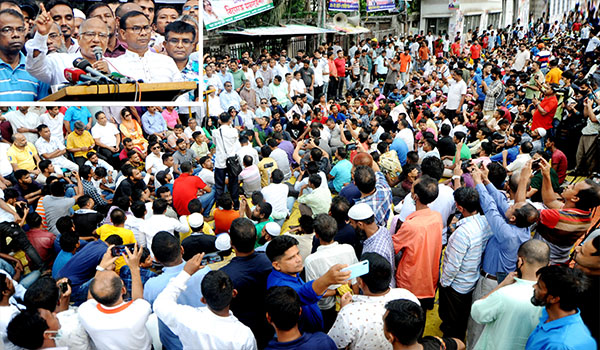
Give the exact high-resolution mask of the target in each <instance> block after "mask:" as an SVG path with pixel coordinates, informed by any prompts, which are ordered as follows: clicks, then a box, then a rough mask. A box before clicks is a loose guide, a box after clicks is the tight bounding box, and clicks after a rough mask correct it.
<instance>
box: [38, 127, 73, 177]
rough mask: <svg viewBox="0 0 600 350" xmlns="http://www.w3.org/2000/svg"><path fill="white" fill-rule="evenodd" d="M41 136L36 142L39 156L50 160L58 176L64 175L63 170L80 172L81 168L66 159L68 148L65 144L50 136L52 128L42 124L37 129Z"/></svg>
mask: <svg viewBox="0 0 600 350" xmlns="http://www.w3.org/2000/svg"><path fill="white" fill-rule="evenodd" d="M37 130H38V132H39V134H40V136H41V137H40V138H39V139H38V140H37V141H36V142H35V147H36V148H37V150H38V154H39V155H40V156H41V157H42V158H44V159H48V160H50V161H51V162H52V164H53V165H54V170H55V171H56V173H58V174H62V173H63V172H62V168H66V169H69V170H71V171H79V166H78V165H77V164H75V163H73V162H72V161H70V160H68V159H67V158H66V157H65V154H66V153H67V148H66V147H65V144H64V143H63V142H60V141H59V140H58V139H56V138H54V137H52V136H50V128H48V126H47V125H45V124H40V125H38V127H37Z"/></svg>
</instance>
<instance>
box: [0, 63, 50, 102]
mask: <svg viewBox="0 0 600 350" xmlns="http://www.w3.org/2000/svg"><path fill="white" fill-rule="evenodd" d="M25 61H26V58H25V55H24V54H23V53H20V55H19V64H18V65H17V67H16V68H14V69H13V68H12V67H11V65H10V64H8V63H6V62H4V61H2V59H0V101H4V102H6V101H37V100H39V99H41V98H44V97H46V96H48V88H49V86H48V84H45V83H42V82H41V81H39V80H38V79H36V78H34V77H33V76H31V74H29V73H28V72H27V70H25Z"/></svg>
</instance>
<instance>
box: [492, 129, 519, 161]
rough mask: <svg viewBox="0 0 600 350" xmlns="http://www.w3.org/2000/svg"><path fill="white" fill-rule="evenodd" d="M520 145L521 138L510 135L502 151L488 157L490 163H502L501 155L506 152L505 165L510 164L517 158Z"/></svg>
mask: <svg viewBox="0 0 600 350" xmlns="http://www.w3.org/2000/svg"><path fill="white" fill-rule="evenodd" d="M520 143H521V136H519V135H511V136H509V137H508V140H507V141H506V145H505V146H504V150H503V151H502V152H500V153H498V154H495V155H493V156H491V157H490V161H492V162H500V163H502V159H503V153H505V152H506V164H507V165H508V164H510V163H512V162H513V161H514V160H515V159H517V156H518V155H519V150H520V147H519V144H520Z"/></svg>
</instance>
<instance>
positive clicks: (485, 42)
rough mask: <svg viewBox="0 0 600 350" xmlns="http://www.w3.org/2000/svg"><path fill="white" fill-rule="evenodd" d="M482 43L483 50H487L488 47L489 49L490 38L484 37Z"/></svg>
mask: <svg viewBox="0 0 600 350" xmlns="http://www.w3.org/2000/svg"><path fill="white" fill-rule="evenodd" d="M481 41H482V42H483V48H484V49H487V47H488V41H489V39H488V37H487V36H484V37H483V39H482V40H481Z"/></svg>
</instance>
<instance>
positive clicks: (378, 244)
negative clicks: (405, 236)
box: [362, 226, 396, 288]
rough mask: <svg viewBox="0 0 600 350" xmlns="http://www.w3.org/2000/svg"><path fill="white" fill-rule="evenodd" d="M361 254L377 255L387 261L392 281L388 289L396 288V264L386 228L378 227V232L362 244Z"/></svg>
mask: <svg viewBox="0 0 600 350" xmlns="http://www.w3.org/2000/svg"><path fill="white" fill-rule="evenodd" d="M362 253H363V254H364V253H377V254H379V255H381V256H382V257H384V258H385V259H386V260H387V261H389V263H390V265H391V266H392V279H391V281H390V287H392V288H395V287H396V281H395V276H396V272H395V271H396V264H395V262H394V243H393V242H392V235H391V234H390V231H388V230H387V228H385V227H383V226H380V227H379V230H378V231H377V232H375V234H374V235H373V236H371V237H369V238H367V239H366V240H365V241H364V242H363V250H362Z"/></svg>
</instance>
